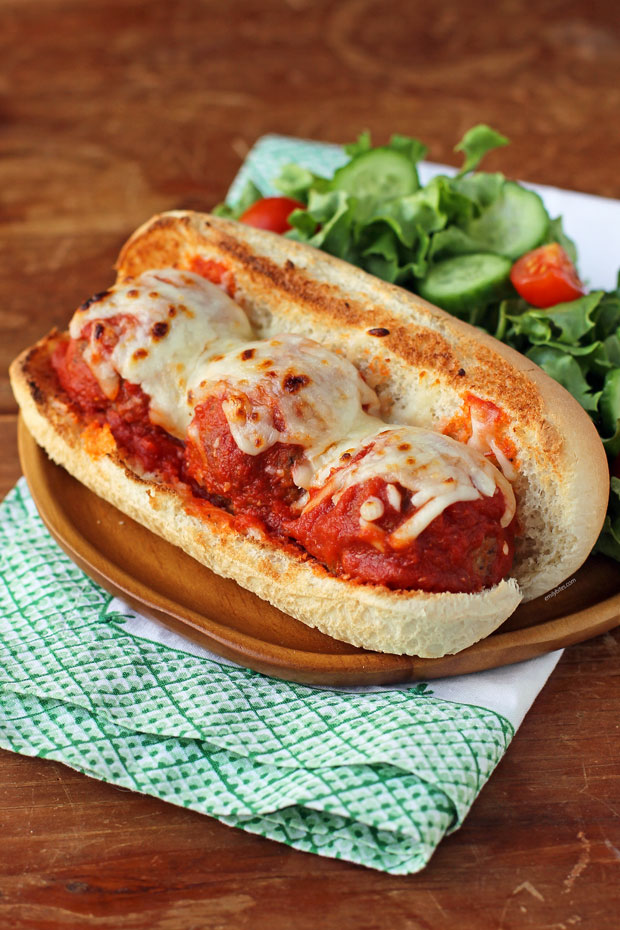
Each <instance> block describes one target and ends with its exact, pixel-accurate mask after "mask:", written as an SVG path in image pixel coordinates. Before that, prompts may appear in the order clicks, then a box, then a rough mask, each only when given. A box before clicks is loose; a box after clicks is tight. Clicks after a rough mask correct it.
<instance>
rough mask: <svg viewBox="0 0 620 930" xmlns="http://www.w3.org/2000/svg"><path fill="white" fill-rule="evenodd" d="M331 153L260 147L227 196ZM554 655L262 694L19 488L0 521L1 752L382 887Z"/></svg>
mask: <svg viewBox="0 0 620 930" xmlns="http://www.w3.org/2000/svg"><path fill="white" fill-rule="evenodd" d="M289 160H292V161H298V162H300V163H302V164H305V165H306V166H307V167H309V168H310V169H311V170H314V171H319V172H320V171H323V172H324V173H326V174H327V173H329V172H330V171H333V170H334V168H336V167H337V165H338V164H339V163H341V162H342V160H343V155H342V151H341V150H340V149H339V148H338V147H336V146H320V145H317V144H316V143H306V142H300V141H299V140H291V139H286V138H282V137H277V136H269V137H265V138H263V139H262V140H259V143H258V144H257V146H256V147H255V149H254V150H253V151H252V152H251V153H250V156H249V157H248V159H247V160H246V162H245V164H244V166H243V168H242V171H241V172H240V175H239V176H238V177H237V179H236V180H235V182H234V184H233V187H232V188H231V193H230V198H231V199H232V200H234V198H235V196H236V194H237V193H238V191H239V190H240V189H241V188H242V187H243V185H244V184H245V182H246V180H247V179H248V178H251V179H252V180H253V181H254V183H256V184H257V186H258V187H259V188H260V189H261V190H262V191H263V192H264V193H269V192H270V191H271V188H270V184H269V182H270V179H271V178H273V177H274V175H275V174H277V173H278V171H279V168H280V166H281V165H282V164H283V163H285V162H286V161H289ZM560 654H561V653H560V652H554V653H550V654H548V655H545V656H541V657H539V658H537V659H534V660H531V661H529V662H524V663H520V664H518V665H513V666H511V667H508V668H503V669H494V670H489V671H486V672H481V673H478V674H476V675H469V676H463V677H461V678H452V679H444V680H440V681H433V682H431V683H427V682H417V683H414V684H411V685H409V686H394V687H388V688H357V689H355V688H353V689H338V690H329V689H326V688H320V687H314V688H313V687H308V686H304V685H299V684H295V683H293V682H285V681H280V680H277V679H272V678H269V677H267V676H264V675H261V674H259V673H257V672H253V671H251V670H248V669H245V668H241V667H239V666H237V665H234V664H233V663H230V662H227V661H225V660H222V659H220V658H218V657H217V656H215V655H213V654H211V653H209V652H208V651H207V650H205V649H202V648H201V647H199V646H197V645H195V644H193V643H191V641H189V640H186V639H185V638H184V637H182V636H179V635H177V634H174V633H172V632H170V631H169V630H167V629H166V628H165V627H164V626H163V625H161V624H159V623H157V622H155V621H153V620H149V619H147V618H145V617H141V616H140V615H139V614H137V613H135V612H134V611H133V610H131V609H130V608H129V607H128V606H127V605H126V604H124V603H123V602H122V601H119V600H118V599H116V598H113V597H112V596H111V595H109V594H107V593H106V592H105V591H103V590H102V589H101V588H100V587H98V586H97V585H96V584H95V583H94V582H92V581H91V580H90V579H89V578H88V577H86V575H84V574H83V572H82V571H80V569H78V568H77V567H76V566H75V565H74V564H73V563H72V562H71V561H70V560H69V559H68V557H67V556H65V555H64V553H63V552H62V551H61V550H60V549H59V548H58V546H57V545H56V543H55V542H54V541H53V540H52V538H51V537H50V535H49V534H48V532H47V530H46V529H45V527H44V525H43V523H42V522H41V519H40V518H39V516H38V514H37V511H36V508H35V506H34V504H33V501H32V498H31V496H30V494H29V491H28V488H27V485H26V483H25V481H24V479H21V480H20V482H19V483H18V484H17V486H16V487H15V488H14V489H13V491H12V492H11V493H10V494H9V495H8V497H7V498H6V499H5V501H4V502H3V503H2V504H1V505H0V746H2V747H3V748H5V749H9V750H13V751H14V752H19V753H23V754H25V755H31V756H40V757H47V758H51V759H55V760H57V761H59V762H63V763H65V764H67V765H69V766H71V767H73V768H75V769H77V770H79V771H82V772H85V773H86V774H88V775H91V776H93V777H95V778H99V779H102V780H104V781H108V782H111V783H112V784H115V785H120V786H123V787H126V788H130V789H132V790H135V791H139V792H143V793H145V794H150V795H153V796H155V797H158V798H162V799H163V800H166V801H170V802H171V803H174V804H179V805H182V806H184V807H188V808H191V809H193V810H196V811H200V812H202V813H205V814H209V815H210V816H213V817H216V818H217V819H218V820H221V821H222V822H224V823H226V824H230V825H233V826H236V827H240V828H242V829H244V830H248V831H250V832H252V833H257V834H260V835H261V836H264V837H268V838H270V839H272V840H277V841H280V842H282V843H286V844H288V845H290V846H293V847H295V848H297V849H301V850H305V851H307V852H313V853H318V854H320V855H324V856H330V857H334V858H339V859H345V860H349V861H351V862H355V863H358V864H360V865H364V866H368V867H371V868H375V869H380V870H383V871H386V872H390V873H392V874H408V873H412V872H416V871H418V870H419V869H421V868H423V867H424V865H425V864H426V863H427V862H428V860H429V859H430V857H431V855H432V853H433V851H434V850H435V849H436V847H437V845H438V844H439V842H440V841H441V839H442V838H443V837H444V836H445V835H446V834H448V833H450V832H452V831H454V830H456V829H457V828H458V827H459V826H460V825H461V824H462V822H463V819H464V818H465V816H466V814H467V812H468V810H469V809H470V807H471V805H472V804H473V802H474V800H475V798H476V797H477V795H478V793H479V792H480V790H481V789H482V787H483V785H484V784H485V782H486V781H487V779H488V778H489V776H490V775H491V773H492V771H493V769H494V768H495V766H496V765H497V763H498V762H499V761H500V759H501V758H502V756H503V754H504V752H505V751H506V749H507V747H508V744H509V743H510V740H511V739H512V736H513V735H514V732H515V730H516V728H517V727H518V726H519V724H520V723H521V721H522V719H523V717H524V715H525V714H526V712H527V710H528V708H529V707H530V705H531V703H532V701H533V700H534V699H535V697H536V695H537V694H538V692H539V691H540V689H541V688H542V686H543V684H544V683H545V681H546V679H547V677H548V676H549V674H550V673H551V671H552V670H553V668H554V667H555V664H556V662H557V661H558V658H559V656H560Z"/></svg>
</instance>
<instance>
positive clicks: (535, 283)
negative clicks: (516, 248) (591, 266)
mask: <svg viewBox="0 0 620 930" xmlns="http://www.w3.org/2000/svg"><path fill="white" fill-rule="evenodd" d="M510 280H511V281H512V284H513V286H514V288H515V290H516V291H517V293H518V294H520V296H521V297H523V298H524V300H527V302H528V303H529V304H531V306H532V307H539V308H544V307H553V306H554V305H555V304H561V303H564V301H567V300H575V299H576V298H577V297H581V296H582V294H585V288H584V286H583V284H582V283H581V281H580V280H579V278H578V276H577V271H576V269H575V266H574V265H573V263H572V262H571V260H570V258H569V257H568V255H567V254H566V252H565V251H564V249H563V248H562V246H561V245H559V244H558V243H557V242H550V243H549V244H548V245H541V246H539V248H537V249H534V250H533V251H532V252H526V253H525V255H522V256H521V258H520V259H518V261H516V262H515V263H514V265H513V266H512V271H511V272H510Z"/></svg>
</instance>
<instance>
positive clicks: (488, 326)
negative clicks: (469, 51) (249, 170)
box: [214, 125, 620, 561]
mask: <svg viewBox="0 0 620 930" xmlns="http://www.w3.org/2000/svg"><path fill="white" fill-rule="evenodd" d="M507 143H508V140H507V139H506V138H505V137H504V136H502V135H500V134H499V133H497V132H495V131H494V130H493V129H491V128H489V127H488V126H483V125H481V126H476V127H474V128H473V129H471V130H470V131H469V132H467V133H466V134H465V136H464V137H463V139H462V140H461V142H459V144H458V145H457V146H456V149H455V151H458V152H462V154H463V166H462V168H461V169H460V171H458V172H457V173H456V174H455V175H454V176H449V175H444V174H440V175H438V176H436V177H434V178H432V179H431V180H430V181H429V182H428V183H427V184H425V185H422V184H421V183H420V178H419V174H418V164H419V162H420V161H421V160H422V159H423V158H424V156H425V155H426V151H427V150H426V147H425V146H424V145H423V144H422V143H421V142H419V141H418V140H417V139H412V138H408V137H406V136H402V135H394V136H392V138H391V140H390V142H389V143H388V144H387V145H382V146H373V145H372V142H371V137H370V134H369V133H367V132H366V133H363V134H362V135H361V136H360V137H359V139H358V140H357V141H356V142H354V143H352V144H351V145H348V146H346V147H345V151H346V153H347V155H348V161H347V162H346V163H345V164H344V165H342V167H340V168H338V169H337V170H336V171H335V172H334V174H333V176H332V177H329V178H326V177H321V176H319V175H317V174H314V173H312V172H311V171H309V170H307V169H306V168H304V167H302V166H300V165H296V164H289V165H286V166H285V167H284V168H283V169H282V170H281V173H280V175H279V177H277V178H275V179H274V180H273V186H274V187H275V188H276V189H277V190H279V191H281V192H282V195H283V196H282V197H281V198H264V197H263V195H262V193H261V192H260V191H259V190H258V188H256V187H255V186H254V185H253V184H251V183H250V184H248V185H247V187H246V189H245V190H244V191H243V193H242V195H241V198H240V199H239V201H238V202H237V203H235V204H233V205H230V204H221V205H219V206H218V207H217V208H216V209H215V210H214V212H215V213H218V214H220V215H224V216H230V217H232V218H235V219H241V220H244V221H246V222H250V223H252V225H260V226H263V227H265V228H271V229H274V230H275V231H277V232H282V233H283V234H284V235H285V236H287V237H288V238H291V239H296V240H298V241H301V242H307V243H309V244H310V245H313V246H316V247H317V248H320V249H323V250H324V251H326V252H329V253H330V254H332V255H336V256H338V257H339V258H343V259H345V260H346V261H349V262H351V263H352V264H354V265H357V266H358V267H360V268H363V269H365V270H366V271H369V272H370V273H372V274H374V275H376V276H378V277H379V278H382V279H383V280H385V281H389V282H392V283H395V284H399V285H400V286H402V287H405V288H408V289H409V290H412V291H414V292H415V293H417V294H420V295H421V296H422V297H425V298H426V299H427V300H429V301H431V303H434V304H436V305H437V306H440V307H443V308H444V309H445V310H447V311H448V312H450V313H453V314H454V315H456V316H458V317H459V318H461V319H464V320H466V321H468V322H469V323H472V324H473V325H475V326H479V327H480V328H482V329H484V330H486V331H487V332H489V333H491V334H492V335H493V336H495V337H496V338H497V339H500V340H501V341H502V342H505V343H507V344H508V345H510V346H512V347H513V348H515V349H517V350H518V351H519V352H522V353H523V354H524V355H526V356H528V357H529V358H531V359H532V360H533V361H534V362H535V363H536V364H537V365H539V366H540V367H541V368H542V369H544V371H546V372H547V373H548V374H549V375H550V376H551V377H553V378H555V380H556V381H558V382H559V383H560V384H562V385H563V386H564V387H565V388H566V389H567V390H568V391H570V393H571V394H572V395H573V396H574V397H575V398H576V399H577V400H578V401H579V403H580V404H581V405H582V407H584V409H585V410H586V411H587V412H588V413H589V415H590V417H591V418H592V420H593V421H594V423H595V425H596V427H597V429H598V432H599V434H600V436H601V438H602V440H603V444H604V446H605V449H606V451H607V455H608V459H609V465H610V472H611V487H610V502H609V508H608V512H607V517H606V520H605V525H604V527H603V530H602V533H601V535H600V537H599V540H598V542H597V546H596V549H597V550H598V551H599V552H602V553H604V554H605V555H608V556H610V557H612V558H615V559H617V560H619V561H620V274H619V276H618V285H617V287H616V289H615V290H613V291H602V290H597V291H591V292H589V293H586V290H585V288H584V287H583V285H582V284H581V282H580V281H579V278H578V275H577V271H576V265H577V255H576V249H575V246H574V244H573V242H572V241H571V240H570V239H569V238H568V237H567V236H566V234H565V233H564V230H563V228H562V220H561V218H552V217H551V216H550V215H549V213H548V212H547V209H546V208H545V205H544V203H543V201H542V199H541V198H540V197H539V195H538V194H536V193H534V192H533V191H531V190H528V189H527V188H525V187H523V186H522V185H520V184H518V183H516V182H515V181H511V180H508V179H506V178H505V177H504V175H503V174H501V173H489V172H485V171H480V170H478V166H479V164H480V162H481V160H482V158H483V157H484V156H485V155H486V154H487V152H489V151H490V150H492V149H494V148H497V147H498V146H503V145H506V144H507ZM283 211H284V212H283ZM265 217H266V219H265ZM282 217H284V221H282ZM257 218H258V219H257Z"/></svg>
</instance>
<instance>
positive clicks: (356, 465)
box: [304, 426, 516, 548]
mask: <svg viewBox="0 0 620 930" xmlns="http://www.w3.org/2000/svg"><path fill="white" fill-rule="evenodd" d="M364 446H369V449H368V451H367V452H366V454H365V455H364V456H363V457H361V458H360V459H359V460H357V461H353V462H352V463H351V464H350V465H344V466H343V467H341V468H338V469H337V470H336V471H334V472H333V473H331V474H330V471H331V468H330V465H329V463H326V464H325V465H324V466H323V468H322V469H321V470H320V471H319V472H318V473H317V475H316V478H315V481H314V482H313V487H315V488H317V489H319V490H318V492H317V493H316V494H315V495H313V496H312V497H311V498H310V500H309V501H308V503H307V504H306V505H305V508H304V512H307V511H308V510H310V509H312V508H313V507H316V505H317V504H318V503H320V501H322V500H323V499H324V498H325V497H331V498H332V499H334V500H336V501H337V500H338V499H339V497H340V496H342V494H343V493H344V491H345V490H347V488H350V487H352V486H353V485H356V484H361V483H363V482H365V481H368V480H370V479H371V478H375V477H381V478H383V479H384V480H385V481H386V482H387V483H388V484H389V485H396V484H399V485H401V486H402V487H404V488H407V489H408V490H409V491H410V492H411V503H412V505H413V507H414V508H416V509H415V511H414V513H413V514H412V515H411V516H410V517H409V518H408V519H407V520H405V522H404V523H402V524H401V525H400V526H399V527H398V528H397V529H396V530H394V531H393V532H392V533H391V534H390V536H389V537H388V542H389V543H390V545H391V546H393V547H394V548H401V547H403V546H406V545H408V544H409V543H410V542H411V541H412V540H414V539H415V538H416V537H417V536H419V535H420V533H421V532H422V531H423V530H425V529H426V527H427V526H428V525H429V524H430V523H431V522H432V521H433V520H434V519H435V518H436V517H438V516H439V514H441V513H442V512H443V511H444V510H445V509H446V508H447V507H449V506H450V505H451V504H455V503H457V502H459V501H473V500H479V499H480V498H481V497H483V496H485V497H492V496H493V495H494V494H495V491H496V489H497V488H498V487H499V488H500V489H501V491H502V494H503V496H504V500H505V510H504V514H503V517H502V520H501V524H502V526H507V525H508V524H509V523H510V521H511V520H512V518H513V516H514V513H515V508H516V504H515V498H514V493H513V491H512V487H511V486H510V484H509V482H508V481H507V480H506V479H505V478H504V476H503V475H502V474H501V472H500V471H499V470H498V469H497V468H495V466H494V465H492V464H491V463H490V462H489V461H488V460H487V459H486V458H485V457H484V456H483V455H481V454H480V453H479V452H476V451H475V450H474V449H472V448H471V447H468V446H465V445H463V443H459V442H457V441H456V440H454V439H450V437H448V436H444V435H443V434H441V433H434V432H431V431H430V430H426V429H421V428H419V427H415V426H400V427H396V428H391V429H384V430H382V431H381V432H379V433H377V434H376V435H375V436H373V437H371V438H370V439H368V440H367V441H366V442H365V443H364ZM364 446H363V447H364ZM334 464H335V463H334V462H332V466H331V467H333V465H334ZM394 490H395V491H398V489H397V488H394ZM362 516H363V517H365V518H366V519H367V516H366V514H362ZM375 519H376V518H375Z"/></svg>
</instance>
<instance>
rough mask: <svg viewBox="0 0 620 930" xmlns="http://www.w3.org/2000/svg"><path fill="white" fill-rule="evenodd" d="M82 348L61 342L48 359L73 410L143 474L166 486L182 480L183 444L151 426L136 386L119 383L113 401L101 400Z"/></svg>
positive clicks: (144, 400) (145, 403) (80, 343)
mask: <svg viewBox="0 0 620 930" xmlns="http://www.w3.org/2000/svg"><path fill="white" fill-rule="evenodd" d="M85 346H86V342H85V341H83V340H79V341H75V340H71V341H62V342H60V343H59V344H58V346H57V347H56V349H55V351H54V353H53V356H52V367H53V368H54V370H55V372H56V375H57V377H58V380H59V382H60V385H61V387H62V388H63V390H64V391H65V392H66V394H68V396H69V397H70V399H71V401H72V402H73V404H74V406H75V407H76V408H77V409H78V411H79V412H80V413H81V414H82V415H83V416H85V417H86V418H88V419H91V420H95V421H97V422H99V423H100V424H102V425H103V424H104V423H107V424H108V425H109V427H110V430H111V432H112V435H113V436H114V439H115V440H116V443H117V445H118V446H119V447H120V448H121V449H122V450H123V451H124V452H125V453H126V454H127V455H128V456H129V458H130V459H133V460H136V461H137V462H139V464H140V466H141V469H142V470H143V471H147V472H158V473H160V474H161V475H162V477H163V478H164V480H166V481H170V482H173V481H178V480H183V479H184V470H185V461H184V452H185V447H184V444H183V443H182V442H180V441H179V440H178V439H175V438H174V437H173V436H170V435H169V433H167V432H166V431H165V430H163V429H162V428H161V427H159V426H156V425H155V424H154V423H151V421H150V420H149V415H148V412H149V403H150V400H149V397H148V395H147V394H145V393H144V391H143V390H142V388H141V387H139V386H138V385H137V384H131V383H130V382H128V381H123V380H121V381H120V385H119V389H118V392H117V394H116V397H115V398H114V400H113V401H111V400H109V399H108V398H107V397H105V395H104V394H103V392H102V391H101V388H100V387H99V384H98V382H97V381H96V379H95V377H94V375H93V374H92V372H91V370H90V368H89V367H88V365H87V364H86V362H85V361H84V358H83V357H82V352H83V350H84V347H85Z"/></svg>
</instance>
